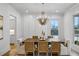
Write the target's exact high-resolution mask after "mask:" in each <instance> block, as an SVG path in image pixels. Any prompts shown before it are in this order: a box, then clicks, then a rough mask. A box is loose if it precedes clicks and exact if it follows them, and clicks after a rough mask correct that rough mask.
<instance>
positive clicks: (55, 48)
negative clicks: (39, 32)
mask: <svg viewBox="0 0 79 59" xmlns="http://www.w3.org/2000/svg"><path fill="white" fill-rule="evenodd" d="M59 54H60V42H51V55H55V56H58V55H59Z"/></svg>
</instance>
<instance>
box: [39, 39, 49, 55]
mask: <svg viewBox="0 0 79 59" xmlns="http://www.w3.org/2000/svg"><path fill="white" fill-rule="evenodd" d="M40 53H41V54H43V53H45V54H46V55H48V42H46V41H45V40H40V41H39V42H38V55H40Z"/></svg>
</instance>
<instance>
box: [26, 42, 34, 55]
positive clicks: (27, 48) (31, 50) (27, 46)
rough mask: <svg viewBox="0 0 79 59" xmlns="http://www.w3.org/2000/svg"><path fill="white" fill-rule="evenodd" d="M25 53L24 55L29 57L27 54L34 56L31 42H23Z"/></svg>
mask: <svg viewBox="0 0 79 59" xmlns="http://www.w3.org/2000/svg"><path fill="white" fill-rule="evenodd" d="M25 53H26V55H29V54H32V55H34V43H33V42H25Z"/></svg>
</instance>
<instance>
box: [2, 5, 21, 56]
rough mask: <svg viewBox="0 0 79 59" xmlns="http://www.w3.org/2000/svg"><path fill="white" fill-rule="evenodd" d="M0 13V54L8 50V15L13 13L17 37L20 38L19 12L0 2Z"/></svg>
mask: <svg viewBox="0 0 79 59" xmlns="http://www.w3.org/2000/svg"><path fill="white" fill-rule="evenodd" d="M0 15H2V16H3V21H4V24H3V36H4V37H3V40H0V55H3V54H4V53H6V52H7V51H9V50H10V30H9V25H10V23H9V16H10V15H13V16H15V17H16V18H17V20H16V22H17V23H16V24H17V25H16V26H17V28H16V29H17V30H16V33H17V37H16V38H17V39H19V38H21V21H20V20H21V19H20V15H19V13H18V12H17V11H16V10H15V9H14V8H12V7H11V6H10V5H8V4H0Z"/></svg>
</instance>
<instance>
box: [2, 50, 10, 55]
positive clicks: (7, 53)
mask: <svg viewBox="0 0 79 59" xmlns="http://www.w3.org/2000/svg"><path fill="white" fill-rule="evenodd" d="M9 53H10V50H9V51H8V52H6V53H5V54H3V55H2V56H9Z"/></svg>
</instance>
